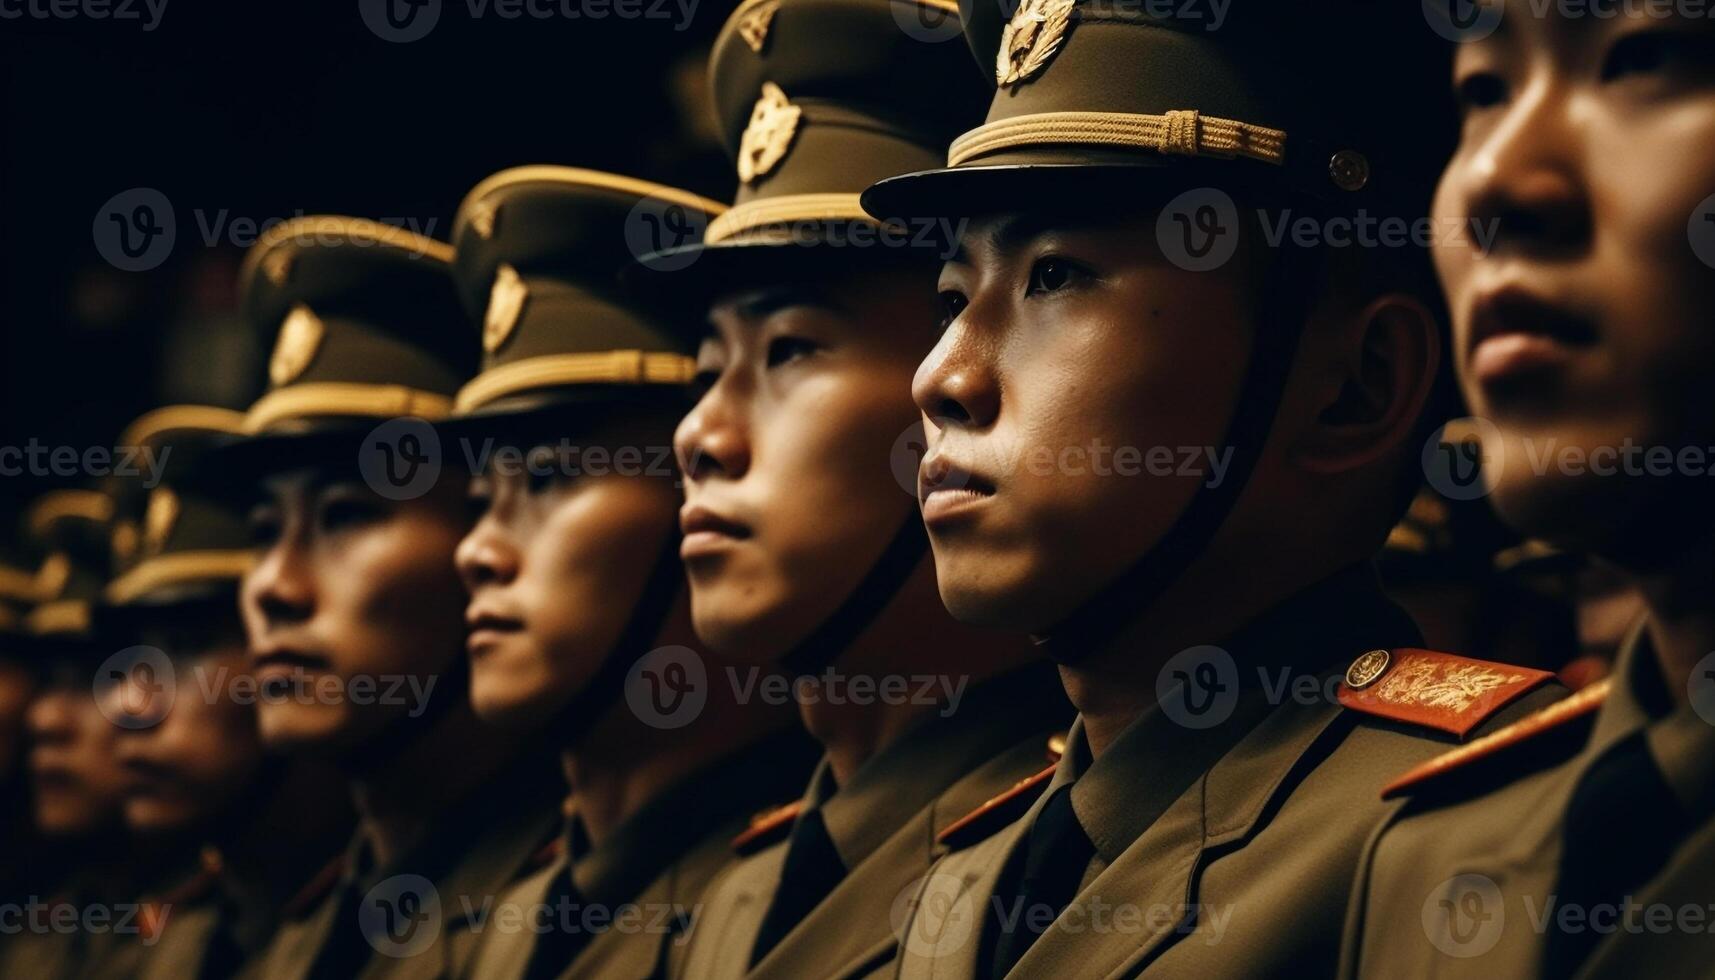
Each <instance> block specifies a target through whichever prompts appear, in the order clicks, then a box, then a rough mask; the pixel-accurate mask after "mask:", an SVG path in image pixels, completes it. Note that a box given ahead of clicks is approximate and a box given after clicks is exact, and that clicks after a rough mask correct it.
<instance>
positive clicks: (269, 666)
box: [250, 644, 328, 683]
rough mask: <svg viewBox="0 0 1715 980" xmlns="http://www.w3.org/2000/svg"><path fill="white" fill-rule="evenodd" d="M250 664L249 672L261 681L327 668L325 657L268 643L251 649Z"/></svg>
mask: <svg viewBox="0 0 1715 980" xmlns="http://www.w3.org/2000/svg"><path fill="white" fill-rule="evenodd" d="M250 664H251V673H252V674H253V675H254V676H255V677H256V680H257V681H258V682H261V683H266V682H268V681H269V680H272V679H276V678H284V677H291V676H293V675H296V674H302V673H310V672H319V671H325V670H327V669H328V661H327V658H326V657H320V656H317V655H315V654H313V653H308V652H306V651H304V650H301V649H298V648H295V647H288V646H283V645H280V644H269V645H267V646H263V647H258V648H257V649H255V650H252V651H251V654H250Z"/></svg>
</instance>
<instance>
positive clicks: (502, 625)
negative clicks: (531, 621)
mask: <svg viewBox="0 0 1715 980" xmlns="http://www.w3.org/2000/svg"><path fill="white" fill-rule="evenodd" d="M464 622H465V626H466V628H467V629H468V630H469V633H468V634H467V635H466V637H465V649H466V650H467V651H469V652H470V655H471V656H473V657H478V656H481V655H483V654H485V653H487V652H489V651H490V650H492V649H493V648H494V647H495V646H497V645H498V644H499V643H500V642H501V641H502V640H504V639H506V638H507V637H509V636H514V635H516V634H518V633H520V632H522V631H523V629H524V621H523V620H522V619H519V618H518V617H516V616H508V615H505V614H504V613H502V612H500V611H499V610H496V609H493V608H488V607H483V606H471V607H470V608H469V609H467V610H466V611H465V617H464Z"/></svg>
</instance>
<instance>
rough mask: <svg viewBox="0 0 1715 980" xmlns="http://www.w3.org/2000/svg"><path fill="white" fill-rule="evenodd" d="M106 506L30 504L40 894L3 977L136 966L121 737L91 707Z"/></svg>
mask: <svg viewBox="0 0 1715 980" xmlns="http://www.w3.org/2000/svg"><path fill="white" fill-rule="evenodd" d="M112 519H113V500H112V499H111V498H110V497H108V496H107V495H105V494H103V493H100V492H98V491H95V490H82V489H79V490H60V491H55V492H52V493H48V494H45V495H43V496H42V497H41V498H40V499H38V500H37V501H35V503H34V504H32V506H31V507H30V508H29V511H28V514H27V515H26V520H27V524H28V534H29V537H30V538H31V539H32V540H33V541H34V542H35V543H36V544H37V545H38V548H39V550H40V551H42V552H43V553H45V554H46V555H47V557H46V558H45V559H44V560H43V562H42V565H41V567H40V568H39V569H38V571H37V573H36V577H35V583H36V588H37V591H38V596H39V597H40V599H41V601H40V602H39V604H37V605H36V606H35V607H34V608H33V609H32V610H31V611H30V612H29V614H28V615H27V616H26V617H25V619H24V633H25V639H24V650H25V652H26V656H28V657H29V658H30V660H31V661H32V663H33V664H34V667H35V669H36V671H37V678H38V686H37V689H36V691H35V695H34V697H33V699H32V700H31V702H30V706H29V709H28V714H27V716H26V725H27V733H28V738H29V766H30V782H31V785H30V791H31V793H30V796H31V806H32V810H33V815H34V821H35V832H36V834H37V836H38V838H39V840H40V842H41V844H42V845H43V847H44V854H43V863H44V865H45V869H44V871H45V874H44V879H43V880H42V881H40V882H39V883H40V884H41V885H42V891H41V892H40V893H36V892H34V891H32V893H31V894H30V895H28V896H26V899H25V901H26V903H27V904H26V905H25V907H24V909H23V920H22V922H21V929H20V931H18V932H17V933H16V934H13V935H10V936H8V937H7V939H6V942H5V943H4V946H3V947H0V976H8V977H13V976H19V977H22V976H28V977H42V978H50V980H51V978H70V977H120V976H125V975H126V974H128V973H129V972H130V970H131V968H132V967H133V966H134V965H135V962H136V960H135V956H136V952H137V949H138V944H137V942H136V940H137V938H138V929H139V923H138V922H137V917H136V904H135V902H134V901H133V899H135V897H136V892H137V889H138V887H139V881H140V879H141V878H142V877H144V875H145V873H144V870H143V868H142V864H143V861H142V860H141V858H142V857H143V856H142V855H138V854H136V853H134V852H133V850H132V849H131V847H130V841H129V839H128V838H127V836H126V834H125V827H124V822H123V815H122V806H123V803H124V796H123V791H124V773H123V771H122V770H121V769H120V767H119V763H118V761H117V760H116V758H115V756H114V741H115V735H116V733H117V729H116V728H115V726H114V725H113V724H112V722H110V721H109V720H108V718H107V717H106V716H105V715H104V714H103V712H102V711H101V709H100V707H99V706H98V704H97V703H96V700H95V683H94V682H95V680H96V668H97V666H98V665H99V664H100V663H101V661H102V659H103V658H104V657H106V656H107V654H108V653H109V652H111V651H109V650H107V649H106V648H105V646H104V645H103V644H102V642H101V640H100V639H99V638H98V636H97V634H96V632H95V624H94V608H95V605H96V603H97V601H98V600H99V599H100V596H101V589H102V587H103V586H104V585H105V583H106V580H107V575H108V570H109V559H110V551H109V545H108V528H109V526H110V522H111V521H112Z"/></svg>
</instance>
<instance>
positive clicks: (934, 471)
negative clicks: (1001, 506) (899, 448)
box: [917, 453, 995, 526]
mask: <svg viewBox="0 0 1715 980" xmlns="http://www.w3.org/2000/svg"><path fill="white" fill-rule="evenodd" d="M994 494H995V485H994V482H993V481H991V480H989V479H987V478H986V477H983V476H979V475H978V474H976V473H974V472H972V471H971V470H970V469H967V468H966V467H964V466H961V465H960V464H958V463H955V462H953V461H952V460H950V459H948V458H947V457H945V456H943V455H941V454H939V453H935V454H932V455H929V456H925V457H924V458H923V462H922V464H921V465H920V466H919V467H918V469H917V497H918V501H919V503H920V504H921V505H922V509H923V522H924V523H925V524H928V525H930V526H933V525H935V524H938V523H945V522H947V521H949V520H951V519H952V518H954V517H955V516H957V515H959V514H960V513H963V512H966V511H969V510H971V509H972V508H975V507H980V506H981V505H983V504H984V503H986V502H988V501H989V500H991V499H993V497H994Z"/></svg>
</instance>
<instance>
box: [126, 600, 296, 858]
mask: <svg viewBox="0 0 1715 980" xmlns="http://www.w3.org/2000/svg"><path fill="white" fill-rule="evenodd" d="M187 634H189V635H187ZM140 639H141V642H142V643H144V644H145V645H148V646H151V647H154V648H155V649H157V650H161V651H164V652H165V653H166V654H167V655H168V656H169V657H170V658H172V661H173V665H174V684H173V686H172V689H171V690H170V692H169V691H168V690H167V689H166V688H165V686H164V685H160V684H158V683H149V682H148V680H147V678H144V677H140V676H139V675H138V673H137V672H135V671H133V672H131V673H129V674H126V675H124V676H122V677H120V678H118V679H117V680H116V682H115V683H114V684H112V685H111V686H109V687H107V688H105V689H104V690H103V692H102V695H101V696H102V698H103V700H102V704H103V706H104V707H105V708H106V712H107V714H108V716H109V717H122V716H126V715H129V716H131V717H133V718H134V719H136V727H130V726H126V727H122V728H121V730H120V732H119V736H118V739H117V744H116V747H115V751H116V753H117V755H118V758H119V762H120V765H121V766H123V767H124V770H125V773H126V776H127V781H126V784H125V822H126V824H127V825H128V826H129V827H130V828H131V829H132V830H133V831H136V832H137V833H139V834H145V835H147V834H161V833H173V832H181V831H186V830H194V829H198V828H205V827H208V826H210V825H212V824H214V823H216V822H217V821H219V820H221V819H222V818H224V817H227V816H229V815H231V814H232V813H233V809H234V805H235V804H236V803H237V802H238V801H240V800H241V799H243V798H244V795H245V793H246V791H248V790H249V789H251V788H252V786H253V784H254V780H255V779H256V778H257V774H258V771H259V769H260V768H261V765H262V755H263V753H262V741H261V738H260V736H259V734H258V733H257V730H256V708H255V705H254V699H253V697H252V696H250V695H249V694H248V692H246V691H245V689H244V688H242V687H240V688H238V689H237V691H236V694H237V696H235V690H234V683H235V682H237V683H239V684H244V683H246V682H247V680H246V679H245V678H246V675H247V674H248V672H249V667H250V664H249V660H248V658H247V657H246V656H245V650H244V641H243V637H242V634H240V633H239V632H238V631H237V630H233V631H231V633H230V634H229V635H227V636H225V637H223V638H220V639H213V638H210V637H208V636H206V635H204V636H196V635H194V634H193V633H192V631H188V630H179V631H164V630H153V631H147V632H146V633H145V635H144V636H142V637H141V638H140ZM157 719H158V720H157Z"/></svg>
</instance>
